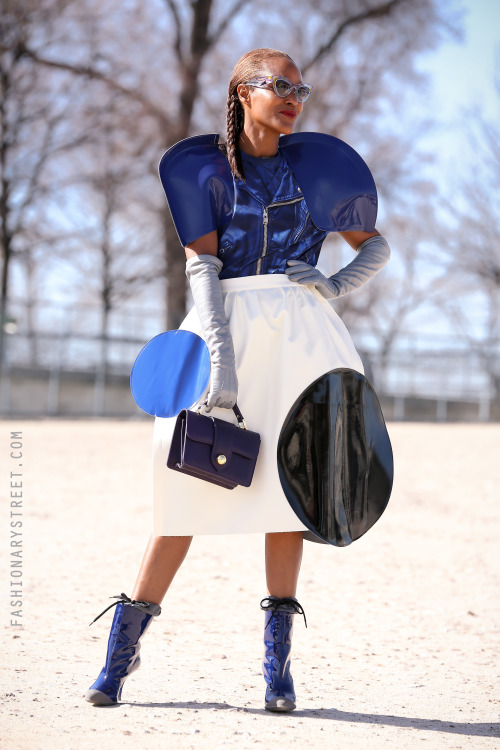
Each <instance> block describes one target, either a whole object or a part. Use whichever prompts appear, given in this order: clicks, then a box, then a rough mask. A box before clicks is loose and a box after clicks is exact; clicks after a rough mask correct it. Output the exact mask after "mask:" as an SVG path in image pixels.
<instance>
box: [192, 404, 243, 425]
mask: <svg viewBox="0 0 500 750" xmlns="http://www.w3.org/2000/svg"><path fill="white" fill-rule="evenodd" d="M206 405H207V402H206V401H204V402H203V403H202V404H200V405H199V406H198V411H201V408H202V406H206ZM233 412H234V415H235V417H236V419H237V420H238V427H241V428H242V429H243V430H246V429H247V423H246V422H245V418H244V416H243V414H242V413H241V411H240V410H239V407H238V404H235V405H234V406H233Z"/></svg>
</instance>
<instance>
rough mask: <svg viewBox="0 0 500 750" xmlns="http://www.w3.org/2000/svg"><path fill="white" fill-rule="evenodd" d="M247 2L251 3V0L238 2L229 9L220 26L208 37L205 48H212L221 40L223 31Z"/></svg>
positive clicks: (239, 0)
mask: <svg viewBox="0 0 500 750" xmlns="http://www.w3.org/2000/svg"><path fill="white" fill-rule="evenodd" d="M249 2H251V0H238V1H237V2H236V3H235V4H234V5H233V7H232V8H231V10H230V11H229V12H228V13H226V15H225V16H224V20H223V21H222V23H221V24H220V26H219V28H218V29H216V30H215V31H214V33H213V34H212V35H211V36H209V38H208V40H207V43H208V45H207V46H208V47H213V45H214V44H216V43H217V42H218V41H219V39H220V38H221V36H222V35H223V33H224V32H225V30H226V29H227V27H228V26H229V24H230V23H231V21H232V20H233V18H234V17H235V16H237V15H238V13H239V12H240V10H241V9H242V8H244V7H245V5H248V3H249Z"/></svg>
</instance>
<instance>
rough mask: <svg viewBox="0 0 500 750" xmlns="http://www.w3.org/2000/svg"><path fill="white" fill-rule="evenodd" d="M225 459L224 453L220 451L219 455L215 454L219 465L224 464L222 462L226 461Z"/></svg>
mask: <svg viewBox="0 0 500 750" xmlns="http://www.w3.org/2000/svg"><path fill="white" fill-rule="evenodd" d="M226 461H227V458H226V457H225V455H224V454H223V453H221V454H220V455H219V456H217V463H218V464H219V466H224V464H225V463H226Z"/></svg>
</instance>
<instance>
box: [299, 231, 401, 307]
mask: <svg viewBox="0 0 500 750" xmlns="http://www.w3.org/2000/svg"><path fill="white" fill-rule="evenodd" d="M390 257H391V249H390V247H389V245H388V244H387V241H386V240H385V239H384V238H383V237H382V236H381V235H379V234H378V235H375V236H374V237H368V239H367V240H365V241H364V242H362V243H361V245H360V246H359V247H358V249H357V255H356V257H355V258H354V260H353V261H351V262H350V263H349V264H348V265H347V266H345V268H342V269H341V270H340V271H339V272H338V273H335V274H333V276H330V278H327V277H326V276H323V274H322V273H321V272H320V271H318V270H317V269H316V268H314V266H310V265H309V264H308V263H303V262H302V261H300V260H289V261H287V263H288V266H289V267H288V268H287V269H285V273H286V275H287V276H288V277H289V278H290V279H291V280H292V281H296V282H297V283H299V284H314V286H315V287H316V289H317V290H318V291H319V292H320V293H321V294H322V295H323V297H325V299H334V298H335V297H342V296H343V295H344V294H348V293H349V292H352V291H353V290H354V289H358V288H359V287H360V286H363V284H366V282H367V281H369V280H370V279H371V278H372V277H373V276H375V274H376V273H378V272H379V271H380V270H381V269H382V268H383V267H384V266H385V264H386V263H387V262H388V261H389V258H390Z"/></svg>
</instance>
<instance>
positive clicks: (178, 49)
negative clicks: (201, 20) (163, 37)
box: [165, 0, 184, 63]
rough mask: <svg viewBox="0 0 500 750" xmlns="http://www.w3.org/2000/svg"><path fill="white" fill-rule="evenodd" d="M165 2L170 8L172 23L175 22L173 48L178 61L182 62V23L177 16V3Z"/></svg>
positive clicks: (166, 0) (172, 0) (172, 1)
mask: <svg viewBox="0 0 500 750" xmlns="http://www.w3.org/2000/svg"><path fill="white" fill-rule="evenodd" d="M165 2H166V4H167V5H168V7H169V8H170V11H171V12H172V15H173V17H174V24H175V42H174V49H175V54H176V55H177V59H178V60H179V62H180V63H184V55H183V52H182V25H181V19H180V17H179V10H178V8H177V5H176V4H175V2H174V0H165Z"/></svg>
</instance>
